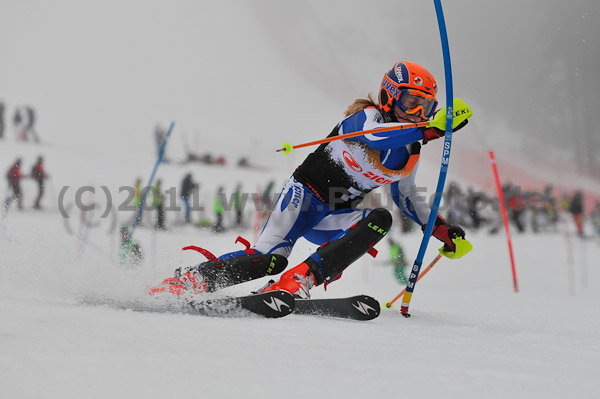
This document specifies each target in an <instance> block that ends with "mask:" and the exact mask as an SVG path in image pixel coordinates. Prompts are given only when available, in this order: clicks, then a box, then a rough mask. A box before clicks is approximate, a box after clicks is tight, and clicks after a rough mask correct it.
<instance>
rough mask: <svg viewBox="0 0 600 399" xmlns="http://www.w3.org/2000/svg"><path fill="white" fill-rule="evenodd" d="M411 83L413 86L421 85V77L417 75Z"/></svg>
mask: <svg viewBox="0 0 600 399" xmlns="http://www.w3.org/2000/svg"><path fill="white" fill-rule="evenodd" d="M413 83H414V84H415V86H423V79H421V77H420V76H417V77H415V78H414V79H413Z"/></svg>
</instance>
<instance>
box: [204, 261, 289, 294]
mask: <svg viewBox="0 0 600 399" xmlns="http://www.w3.org/2000/svg"><path fill="white" fill-rule="evenodd" d="M286 267H287V259H286V258H285V257H284V256H281V255H273V254H252V255H243V256H237V257H234V258H230V259H225V260H216V261H208V262H204V263H203V264H202V266H200V274H202V277H203V278H204V281H205V282H206V285H207V289H208V292H213V291H217V290H219V289H221V288H225V287H229V286H231V285H236V284H240V283H244V282H246V281H250V280H255V279H257V278H261V277H264V276H271V275H275V274H279V273H281V272H282V271H283V270H284V269H285V268H286Z"/></svg>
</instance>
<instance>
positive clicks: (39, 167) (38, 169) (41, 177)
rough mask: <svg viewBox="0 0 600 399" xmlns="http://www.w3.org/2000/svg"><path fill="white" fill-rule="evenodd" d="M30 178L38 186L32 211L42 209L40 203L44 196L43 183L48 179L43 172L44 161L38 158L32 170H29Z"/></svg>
mask: <svg viewBox="0 0 600 399" xmlns="http://www.w3.org/2000/svg"><path fill="white" fill-rule="evenodd" d="M31 178H32V179H33V180H35V181H36V183H37V184H38V196H37V198H36V199H35V203H34V204H33V209H42V207H41V205H40V201H41V200H42V197H43V196H44V181H45V180H46V179H48V175H47V174H46V171H45V170H44V159H43V158H42V157H39V158H38V160H37V162H36V163H35V165H33V168H31Z"/></svg>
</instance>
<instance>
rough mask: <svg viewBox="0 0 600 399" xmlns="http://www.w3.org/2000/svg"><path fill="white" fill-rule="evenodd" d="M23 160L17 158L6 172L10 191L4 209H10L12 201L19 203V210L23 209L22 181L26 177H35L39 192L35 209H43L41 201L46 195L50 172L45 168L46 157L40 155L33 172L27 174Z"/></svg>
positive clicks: (34, 204)
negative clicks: (46, 182)
mask: <svg viewBox="0 0 600 399" xmlns="http://www.w3.org/2000/svg"><path fill="white" fill-rule="evenodd" d="M22 165H23V163H22V160H21V158H17V159H16V160H15V162H14V163H13V164H12V165H11V166H10V168H9V169H8V172H6V180H7V181H8V186H9V192H8V194H7V196H6V199H5V200H4V204H3V210H4V211H5V212H6V211H8V209H9V207H10V204H11V202H16V203H17V208H18V209H19V210H22V209H23V190H22V189H21V181H22V180H23V179H24V178H27V177H29V178H31V179H33V180H34V181H35V182H36V183H37V186H38V194H37V197H36V198H35V201H34V202H33V209H37V210H40V209H42V205H41V201H42V197H43V196H44V188H45V181H46V180H47V179H48V177H49V176H48V174H47V173H46V171H45V169H44V158H43V157H41V156H40V157H38V159H37V161H36V162H35V164H34V165H33V166H32V167H31V173H30V174H29V175H26V174H24V173H23V171H22Z"/></svg>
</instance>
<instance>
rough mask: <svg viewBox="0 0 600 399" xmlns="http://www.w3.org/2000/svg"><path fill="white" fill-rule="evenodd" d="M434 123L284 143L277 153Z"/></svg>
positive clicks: (428, 124) (419, 123) (413, 124)
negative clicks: (296, 142) (306, 141)
mask: <svg viewBox="0 0 600 399" xmlns="http://www.w3.org/2000/svg"><path fill="white" fill-rule="evenodd" d="M432 122H433V121H425V122H418V123H407V124H405V125H400V126H391V127H384V128H381V129H370V130H362V131H360V132H354V133H348V134H341V135H339V136H332V137H327V138H324V139H321V140H315V141H311V142H308V143H304V144H296V145H291V144H290V143H283V145H282V146H281V148H279V149H277V150H275V151H276V152H283V153H284V154H286V155H288V154H289V153H291V152H292V150H295V149H297V148H303V147H309V146H311V145H317V144H324V143H330V142H332V141H336V140H345V139H351V138H352V137H359V136H364V135H367V134H372V133H385V132H395V131H399V130H403V129H409V128H414V127H430V126H433V125H432V124H431V123H432Z"/></svg>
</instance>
